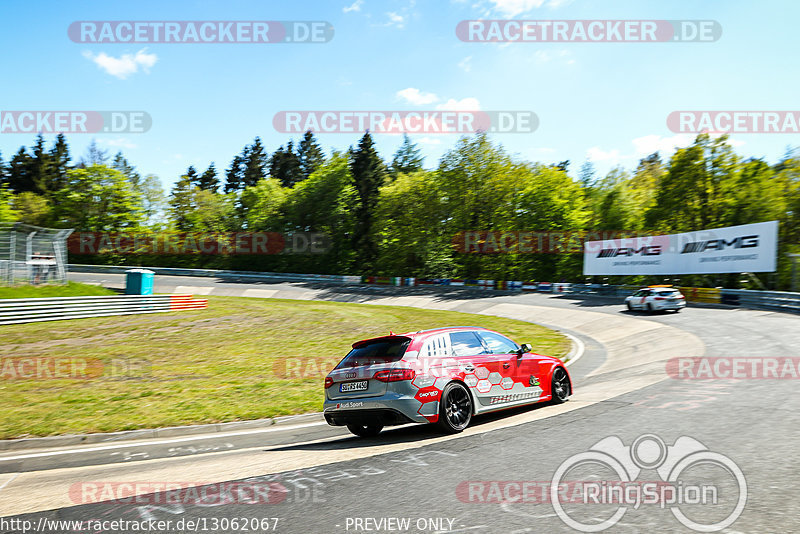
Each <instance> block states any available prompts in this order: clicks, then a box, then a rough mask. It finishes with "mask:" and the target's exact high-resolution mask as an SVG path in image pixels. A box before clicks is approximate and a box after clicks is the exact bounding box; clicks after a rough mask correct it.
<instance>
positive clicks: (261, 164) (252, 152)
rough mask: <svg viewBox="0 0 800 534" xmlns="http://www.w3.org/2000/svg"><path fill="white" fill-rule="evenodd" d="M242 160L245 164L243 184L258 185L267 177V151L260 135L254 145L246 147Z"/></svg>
mask: <svg viewBox="0 0 800 534" xmlns="http://www.w3.org/2000/svg"><path fill="white" fill-rule="evenodd" d="M242 160H243V164H244V172H243V175H242V184H243V185H244V186H245V187H248V186H253V185H256V184H257V183H258V182H259V181H261V180H263V179H264V178H266V177H267V163H268V162H267V153H266V152H265V151H264V145H262V144H261V138H260V137H256V138H255V140H254V141H253V144H252V145H249V146H247V147H245V149H244V152H243V153H242Z"/></svg>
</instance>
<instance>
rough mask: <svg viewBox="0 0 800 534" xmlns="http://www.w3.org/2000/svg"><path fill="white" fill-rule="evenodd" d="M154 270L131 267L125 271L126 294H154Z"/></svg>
mask: <svg viewBox="0 0 800 534" xmlns="http://www.w3.org/2000/svg"><path fill="white" fill-rule="evenodd" d="M154 274H155V273H154V272H153V271H148V270H147V269H130V270H128V271H125V275H126V276H125V294H126V295H152V294H153V275H154Z"/></svg>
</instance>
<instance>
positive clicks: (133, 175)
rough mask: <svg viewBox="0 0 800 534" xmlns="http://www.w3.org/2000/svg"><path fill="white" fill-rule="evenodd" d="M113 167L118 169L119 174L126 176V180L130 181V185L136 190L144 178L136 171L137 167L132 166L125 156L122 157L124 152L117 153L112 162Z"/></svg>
mask: <svg viewBox="0 0 800 534" xmlns="http://www.w3.org/2000/svg"><path fill="white" fill-rule="evenodd" d="M111 167H112V168H113V169H117V170H118V171H119V172H121V173H122V174H124V175H125V178H127V179H128V181H129V182H130V184H131V185H132V186H133V187H134V189H135V188H137V187H138V186H139V183H140V182H141V180H142V176H141V175H140V174H139V173H138V172H137V171H136V167H134V166H133V165H131V164H130V163H129V162H128V160H127V159H126V158H125V156H123V155H122V152H117V153H116V155H115V156H114V159H113V160H112V162H111Z"/></svg>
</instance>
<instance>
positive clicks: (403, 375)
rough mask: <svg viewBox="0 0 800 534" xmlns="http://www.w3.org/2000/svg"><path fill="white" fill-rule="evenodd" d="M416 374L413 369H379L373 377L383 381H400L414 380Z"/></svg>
mask: <svg viewBox="0 0 800 534" xmlns="http://www.w3.org/2000/svg"><path fill="white" fill-rule="evenodd" d="M414 376H416V374H415V373H414V370H413V369H390V370H386V371H378V372H377V373H375V375H374V376H373V377H372V378H374V379H375V380H379V381H381V382H399V381H401V380H414Z"/></svg>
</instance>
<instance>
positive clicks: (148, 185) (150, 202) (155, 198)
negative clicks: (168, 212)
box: [136, 174, 165, 226]
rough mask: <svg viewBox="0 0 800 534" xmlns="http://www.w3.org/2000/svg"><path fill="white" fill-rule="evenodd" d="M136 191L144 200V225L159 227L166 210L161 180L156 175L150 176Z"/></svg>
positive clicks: (146, 177)
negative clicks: (163, 212)
mask: <svg viewBox="0 0 800 534" xmlns="http://www.w3.org/2000/svg"><path fill="white" fill-rule="evenodd" d="M136 191H137V192H138V193H139V196H140V197H141V199H142V216H143V218H144V224H146V225H148V226H157V225H158V221H159V220H160V215H161V214H162V211H163V210H164V207H165V206H164V189H163V187H162V186H161V180H159V178H158V176H156V175H155V174H148V175H147V176H145V177H144V180H142V181H141V182H139V184H138V186H137V187H136Z"/></svg>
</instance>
